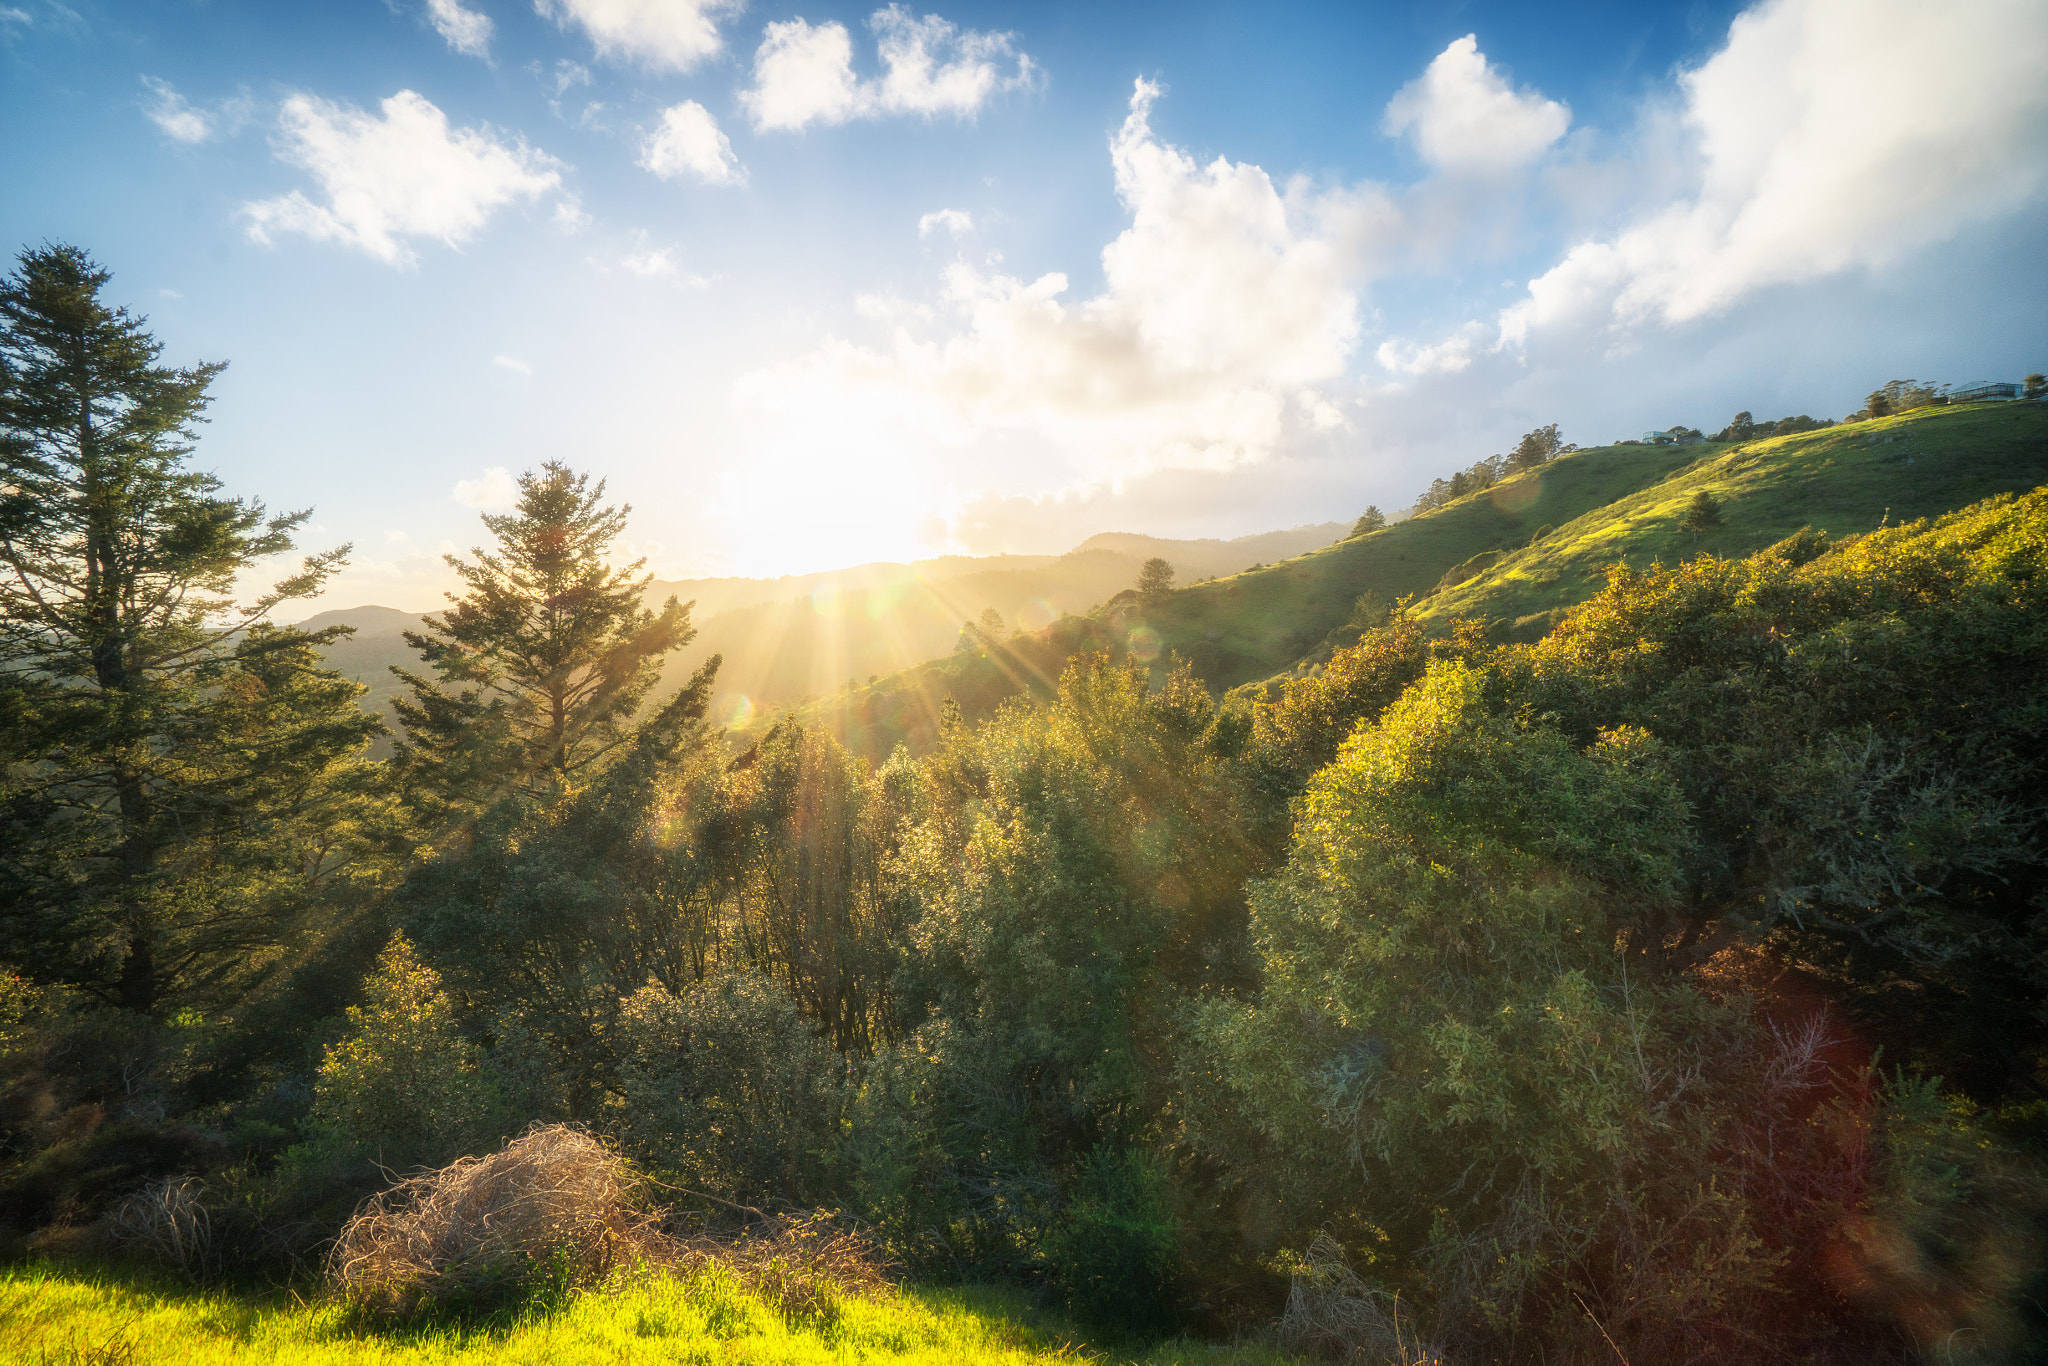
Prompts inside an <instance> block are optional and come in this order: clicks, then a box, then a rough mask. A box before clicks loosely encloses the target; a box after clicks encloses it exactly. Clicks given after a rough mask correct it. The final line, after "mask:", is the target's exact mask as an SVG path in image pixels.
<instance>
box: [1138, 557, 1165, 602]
mask: <svg viewBox="0 0 2048 1366" xmlns="http://www.w3.org/2000/svg"><path fill="white" fill-rule="evenodd" d="M1172 591H1173V566H1172V565H1170V564H1168V563H1167V562H1166V561H1165V560H1162V559H1161V558H1159V557H1158V556H1157V555H1154V556H1153V557H1152V558H1151V559H1149V560H1147V561H1145V565H1144V568H1142V569H1140V570H1139V571H1138V594H1139V596H1140V597H1147V598H1160V597H1164V596H1166V594H1168V593H1170V592H1172Z"/></svg>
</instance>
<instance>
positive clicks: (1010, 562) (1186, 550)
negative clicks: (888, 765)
mask: <svg viewBox="0 0 2048 1366" xmlns="http://www.w3.org/2000/svg"><path fill="white" fill-rule="evenodd" d="M1345 529H1346V528H1345V526H1344V524H1343V523H1339V522H1326V523H1321V524H1315V525H1305V526H1298V527H1293V528H1290V529H1287V530H1284V531H1270V532H1263V533H1260V534H1258V535H1253V536H1243V537H1239V538H1236V539H1234V540H1227V541H1226V540H1216V539H1204V540H1189V541H1175V540H1164V539H1160V538H1157V537H1150V536H1137V535H1131V534H1128V533H1122V532H1110V533H1105V534H1104V535H1100V536H1095V537H1091V538H1090V539H1089V540H1088V541H1087V542H1084V543H1083V544H1082V545H1081V546H1079V547H1077V548H1076V549H1075V550H1073V551H1071V552H1069V553H1068V554H1065V555H990V556H969V555H949V556H942V557H939V558H935V559H930V560H918V561H913V562H911V563H908V564H897V563H893V562H878V563H872V564H864V565H856V566H854V567H852V568H849V569H843V570H835V571H831V572H827V573H817V574H792V575H785V576H782V577H780V578H771V579H747V578H709V579H675V580H658V581H656V582H655V583H653V584H651V585H649V587H648V591H647V598H648V602H649V604H650V605H651V606H658V605H659V604H660V603H661V602H662V601H664V600H665V599H667V598H668V597H670V596H671V595H673V596H675V597H677V598H680V599H682V600H683V601H685V602H690V601H694V602H695V603H696V609H695V611H694V612H693V614H692V615H693V617H694V619H695V621H696V623H697V628H698V635H697V638H696V640H694V641H693V642H692V643H691V644H690V646H689V647H688V648H687V649H685V650H682V651H679V652H678V653H677V654H676V655H675V656H673V657H672V658H671V660H670V662H669V667H668V669H667V671H666V675H665V678H664V684H665V689H666V687H673V686H679V685H680V683H681V681H682V680H683V679H684V678H687V677H688V676H689V673H690V672H691V671H692V670H694V669H695V668H696V667H697V666H698V665H699V664H701V663H702V662H703V661H704V660H705V659H707V658H708V657H710V656H711V655H713V654H719V655H723V656H724V658H725V664H724V667H723V669H722V670H721V671H720V677H719V689H718V693H717V697H716V700H715V702H714V706H715V707H716V708H717V710H718V714H719V716H720V718H721V719H735V718H737V719H741V720H744V719H745V718H746V717H748V716H751V715H753V714H754V713H755V712H756V711H757V710H758V709H761V708H764V707H767V708H773V707H781V706H786V705H788V704H791V703H794V702H798V701H801V700H803V699H805V698H808V697H813V696H818V695H824V694H830V693H832V692H833V691H834V690H836V689H839V688H842V687H843V686H844V685H845V684H846V683H847V682H848V680H858V679H862V678H867V677H869V676H871V675H880V674H887V673H895V672H897V671H899V670H902V669H906V668H910V667H912V666H914V665H916V664H919V663H921V662H923V661H925V660H929V659H932V658H934V657H936V656H942V655H946V654H948V653H949V652H950V651H951V650H952V649H953V648H954V645H955V643H956V642H957V640H958V639H959V636H960V629H961V626H962V624H963V623H964V622H967V621H972V620H977V619H979V618H980V616H981V614H982V613H983V612H984V611H987V610H989V609H991V608H992V609H994V610H995V611H996V612H997V613H999V614H1000V615H1001V616H1002V618H1003V620H1004V622H1005V623H1007V624H1009V625H1013V626H1022V627H1025V628H1028V629H1037V628H1041V627H1044V626H1047V625H1049V624H1051V623H1052V622H1055V621H1057V620H1059V619H1060V618H1062V617H1064V616H1069V615H1074V614H1080V613H1086V612H1088V611H1090V610H1092V609H1093V608H1095V607H1096V606H1098V605H1099V604H1101V603H1102V602H1103V601H1105V600H1106V599H1108V598H1110V597H1111V596H1112V595H1114V594H1115V593H1117V592H1118V591H1119V590H1121V589H1123V588H1126V587H1128V586H1129V585H1130V584H1131V583H1133V582H1134V581H1135V580H1136V579H1137V576H1138V569H1139V567H1140V566H1141V565H1142V564H1143V563H1144V561H1145V560H1146V559H1147V558H1149V557H1151V556H1153V555H1160V556H1164V557H1165V558H1167V559H1169V560H1171V561H1172V562H1173V563H1174V565H1175V567H1176V569H1177V571H1178V572H1179V574H1180V577H1181V578H1182V580H1183V581H1188V580H1192V579H1196V578H1202V577H1207V576H1213V575H1216V574H1227V573H1231V572H1233V571H1236V570H1239V569H1243V568H1245V567H1246V566H1248V565H1251V564H1255V563H1258V562H1260V561H1261V560H1264V559H1268V558H1273V557H1276V556H1284V555H1293V554H1298V553H1300V552H1301V551H1304V550H1307V549H1309V548H1311V547H1314V546H1319V545H1324V544H1327V543H1328V542H1330V541H1331V540H1333V539H1335V538H1336V537H1338V536H1341V535H1342V534H1343V533H1344V531H1345ZM419 621H420V618H419V616H418V615H417V614H414V613H410V612H402V611H398V610H396V609H394V608H389V607H378V606H364V607H354V608H346V609H341V610H336V611H328V612H322V613H320V614H319V615H317V616H314V617H311V618H309V619H307V620H306V621H304V622H301V623H300V625H302V626H304V627H306V628H307V629H308V630H318V629H320V628H321V627H325V626H334V625H341V626H353V627H354V628H355V634H354V635H353V636H348V637H344V638H343V639H341V640H338V641H336V642H334V644H333V645H331V646H329V647H328V649H327V651H326V657H327V660H328V662H329V664H330V665H331V666H333V667H335V668H338V669H340V670H341V671H342V672H343V673H344V674H345V675H347V676H348V677H351V678H353V679H355V680H356V681H358V682H360V683H362V684H364V685H365V686H366V687H367V688H368V689H369V692H368V694H367V695H366V696H365V697H364V705H366V706H368V707H370V708H372V709H373V710H377V711H381V712H384V713H385V714H386V715H388V714H389V708H390V703H391V699H392V698H393V697H394V696H396V695H397V693H398V692H399V691H400V690H401V689H402V685H401V684H400V683H399V681H398V680H397V679H396V678H395V677H393V676H392V674H391V671H390V666H391V665H393V664H397V665H400V666H403V667H410V666H412V665H413V664H414V663H415V662H416V659H417V657H416V656H415V655H414V654H413V652H412V651H411V650H410V649H408V648H407V647H406V644H405V641H404V638H403V632H405V631H408V630H417V629H418V627H419ZM665 689H664V690H665ZM388 747H389V742H388V741H387V742H383V743H381V744H380V745H379V746H378V747H377V749H376V750H375V751H374V752H376V753H380V754H381V753H383V752H385V751H386V750H388Z"/></svg>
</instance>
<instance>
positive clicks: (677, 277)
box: [619, 233, 711, 289]
mask: <svg viewBox="0 0 2048 1366" xmlns="http://www.w3.org/2000/svg"><path fill="white" fill-rule="evenodd" d="M679 250H680V248H677V247H673V246H668V247H660V248H656V247H650V246H648V245H647V244H646V234H644V233H643V234H641V243H640V245H639V246H638V247H636V248H635V249H634V250H632V251H630V252H628V253H627V254H626V255H624V256H622V257H620V258H619V267H620V269H622V270H625V271H627V272H629V273H630V274H633V275H637V276H639V277H640V278H641V279H643V280H661V281H665V282H666V283H668V284H672V285H674V286H676V287H677V288H678V289H705V288H708V287H709V286H710V284H711V280H710V279H709V278H708V277H707V276H703V275H694V274H692V275H685V274H684V273H683V270H682V267H681V266H679V265H678V264H677V263H676V253H677V252H678V251H679Z"/></svg>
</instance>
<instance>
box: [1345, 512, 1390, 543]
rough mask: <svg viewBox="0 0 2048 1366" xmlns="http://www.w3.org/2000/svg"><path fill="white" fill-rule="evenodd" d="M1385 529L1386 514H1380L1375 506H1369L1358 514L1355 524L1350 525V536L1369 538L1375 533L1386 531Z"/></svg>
mask: <svg viewBox="0 0 2048 1366" xmlns="http://www.w3.org/2000/svg"><path fill="white" fill-rule="evenodd" d="M1386 527H1387V514H1386V513H1384V512H1381V511H1380V510H1379V508H1378V507H1377V506H1370V507H1367V508H1366V510H1365V511H1364V512H1362V513H1360V514H1359V517H1358V520H1357V521H1356V522H1354V523H1352V526H1351V534H1352V535H1353V536H1370V535H1372V533H1373V532H1375V531H1384V530H1386Z"/></svg>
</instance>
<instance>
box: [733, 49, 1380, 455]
mask: <svg viewBox="0 0 2048 1366" xmlns="http://www.w3.org/2000/svg"><path fill="white" fill-rule="evenodd" d="M1158 94H1159V91H1158V88H1157V87H1156V86H1154V85H1152V84H1150V83H1149V82H1145V81H1139V82H1138V83H1137V86H1136V89H1135V91H1134V93H1133V95H1132V97H1131V107H1130V115H1129V117H1128V118H1127V119H1126V120H1125V122H1124V124H1123V127H1122V128H1121V129H1120V130H1119V131H1118V133H1117V135H1116V136H1115V138H1114V139H1113V140H1112V141H1111V145H1110V155H1111V163H1112V166H1113V168H1114V171H1115V177H1116V187H1117V193H1118V196H1119V197H1120V198H1121V200H1122V201H1123V204H1124V206H1125V208H1126V210H1127V211H1128V212H1129V214H1130V220H1131V221H1130V226H1129V227H1128V228H1126V229H1125V230H1124V232H1123V233H1122V234H1121V235H1119V236H1118V237H1117V238H1116V240H1115V241H1113V242H1111V243H1110V244H1109V245H1108V246H1107V247H1106V248H1104V250H1103V252H1102V267H1103V274H1104V277H1105V281H1106V287H1105V289H1104V290H1103V292H1102V293H1101V294H1099V295H1096V296H1095V297H1093V298H1089V299H1083V300H1079V301H1069V300H1067V299H1066V297H1065V296H1066V295H1067V293H1068V281H1067V277H1066V276H1065V275H1064V274H1059V273H1054V274H1047V275H1043V276H1040V277H1039V278H1038V279H1035V280H1030V281H1026V280H1020V279H1015V278H1011V277H1009V276H1005V275H1001V274H985V273H983V272H981V271H979V270H977V269H975V268H974V267H972V266H970V265H968V264H966V263H964V262H956V263H955V264H954V265H953V266H952V267H950V268H949V269H948V270H947V272H946V275H945V288H944V297H943V308H944V317H945V319H946V321H945V323H944V324H942V326H941V327H940V328H938V329H935V330H936V331H937V333H938V335H929V333H930V332H932V331H934V329H922V330H920V329H918V328H917V327H916V320H915V318H914V317H913V316H911V315H909V314H908V313H905V314H901V315H898V316H899V317H900V318H901V322H900V325H899V326H898V327H897V329H896V330H895V333H894V336H893V337H892V339H891V342H890V344H889V345H887V346H886V347H870V346H861V345H856V344H852V343H848V342H843V341H831V342H828V343H827V344H825V345H824V346H823V347H821V348H820V349H819V350H817V351H816V352H815V353H813V354H812V355H811V356H809V357H807V358H805V359H803V360H802V361H800V362H798V363H796V364H794V365H791V366H785V367H780V368H777V369H773V370H768V371H762V372H757V373H756V374H754V375H751V376H748V377H747V378H745V379H743V380H742V381H741V389H740V393H741V397H742V400H743V401H744V402H748V403H752V404H757V405H761V406H763V407H767V408H771V409H773V408H777V407H781V408H783V409H785V410H791V411H796V410H802V411H811V412H819V411H823V407H821V405H826V406H831V407H832V408H833V410H834V411H843V412H848V413H866V414H876V413H880V414H886V415H889V416H892V417H894V418H896V419H899V420H907V421H910V422H913V423H916V424H920V425H922V426H924V427H925V428H927V429H928V430H930V431H932V432H934V433H937V434H938V435H939V436H940V437H941V438H942V439H950V440H969V439H980V438H982V437H985V436H986V435H988V434H990V433H1026V434H1029V435H1030V436H1031V437H1033V438H1035V439H1045V440H1050V441H1051V442H1053V443H1054V444H1055V445H1056V446H1057V447H1058V448H1059V449H1060V450H1061V451H1062V452H1063V453H1064V454H1065V456H1066V458H1067V461H1068V464H1069V466H1070V468H1072V469H1074V470H1075V471H1077V472H1078V473H1079V475H1080V476H1081V477H1084V478H1100V477H1112V476H1120V475H1123V474H1129V473H1133V472H1136V471H1141V470H1144V469H1150V468H1165V467H1178V468H1220V467H1226V466H1229V465H1232V464H1236V463H1239V462H1243V461H1250V460H1257V459H1260V458H1262V457H1264V456H1265V455H1267V454H1269V453H1270V452H1271V451H1272V450H1273V448H1274V446H1275V444H1276V442H1278V440H1279V439H1280V437H1281V434H1282V431H1283V428H1284V427H1285V426H1286V424H1287V423H1288V422H1289V421H1291V420H1294V419H1292V418H1290V413H1298V414H1305V415H1309V416H1310V419H1311V420H1312V421H1314V422H1315V423H1317V424H1318V425H1322V424H1323V423H1324V417H1323V408H1322V407H1319V406H1318V403H1317V402H1316V401H1315V399H1314V397H1313V396H1314V395H1315V390H1316V388H1317V386H1318V385H1321V384H1323V383H1324V382H1325V381H1328V380H1331V379H1334V378H1336V377H1337V376H1339V375H1340V374H1341V373H1342V372H1343V370H1344V368H1345V365H1346V361H1347V358H1348V357H1349V355H1350V353H1351V351H1352V349H1353V347H1354V345H1355V344H1356V341H1357V337H1358V329H1359V323H1358V308H1357V301H1356V297H1355V294H1354V292H1353V290H1352V289H1351V287H1350V285H1349V282H1348V279H1347V275H1348V266H1347V258H1346V253H1345V252H1344V251H1343V250H1341V249H1340V248H1339V247H1338V246H1337V245H1336V243H1335V241H1334V237H1335V236H1336V234H1337V233H1338V232H1339V231H1340V230H1341V228H1342V223H1341V220H1342V218H1343V216H1344V214H1345V213H1346V211H1347V209H1348V205H1347V204H1346V202H1345V201H1343V200H1342V199H1340V198H1317V197H1315V196H1313V195H1310V194H1309V193H1307V192H1306V191H1305V190H1302V191H1297V192H1294V193H1290V194H1286V195H1283V193H1282V192H1281V191H1280V190H1279V189H1278V188H1276V187H1275V186H1274V184H1273V182H1272V180H1271V179H1270V178H1269V177H1268V176H1267V175H1266V173H1265V172H1264V171H1263V170H1261V169H1260V168H1258V167H1257V166H1251V165H1246V164H1243V163H1234V162H1231V161H1228V160H1225V159H1223V158H1218V159H1217V160H1216V161H1214V162H1212V163H1210V164H1208V165H1206V166H1203V165H1199V164H1197V163H1196V162H1195V160H1194V159H1193V158H1192V157H1191V156H1189V155H1188V154H1187V153H1186V152H1184V151H1182V150H1180V149H1178V148H1176V147H1173V146H1170V145H1168V144H1166V143H1163V142H1161V141H1160V140H1159V139H1158V138H1157V137H1155V136H1154V134H1153V132H1152V129H1151V126H1150V122H1149V112H1150V109H1151V106H1152V102H1153V100H1154V99H1156V98H1157V96H1158ZM1304 396H1310V399H1311V401H1310V402H1308V403H1307V404H1306V405H1303V403H1302V402H1301V400H1302V398H1303V397H1304Z"/></svg>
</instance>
